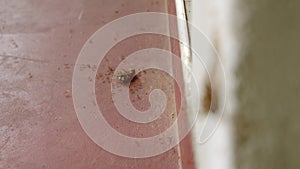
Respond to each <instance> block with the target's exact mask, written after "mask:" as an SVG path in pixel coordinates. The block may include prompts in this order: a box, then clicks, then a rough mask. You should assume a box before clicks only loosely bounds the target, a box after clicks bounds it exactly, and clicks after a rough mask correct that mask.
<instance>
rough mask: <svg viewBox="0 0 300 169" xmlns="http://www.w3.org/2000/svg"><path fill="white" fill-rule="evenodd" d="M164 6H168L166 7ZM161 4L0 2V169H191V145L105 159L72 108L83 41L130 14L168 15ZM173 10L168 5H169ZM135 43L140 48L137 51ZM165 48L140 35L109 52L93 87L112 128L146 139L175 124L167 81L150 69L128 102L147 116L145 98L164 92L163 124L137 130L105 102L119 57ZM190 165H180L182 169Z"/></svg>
mask: <svg viewBox="0 0 300 169" xmlns="http://www.w3.org/2000/svg"><path fill="white" fill-rule="evenodd" d="M169 3H170V2H169ZM169 3H167V2H165V1H162V0H161V1H151V0H150V1H149V0H139V1H132V0H114V1H112V0H74V1H67V0H43V1H40V0H22V1H20V0H1V1H0V168H1V169H2V168H3V169H10V168H11V169H40V168H49V169H63V168H66V169H69V168H72V169H110V168H112V169H124V168H134V169H140V168H150V169H151V168H153V169H154V168H155V169H157V168H162V169H176V168H179V165H178V161H180V158H183V159H185V160H182V161H183V166H187V167H184V168H193V162H192V155H191V148H190V146H189V142H190V141H189V139H187V140H185V141H184V142H183V143H184V144H183V145H182V146H181V147H180V149H181V152H186V153H185V156H184V157H181V155H180V153H179V151H178V147H175V148H173V149H171V150H170V151H168V152H166V153H164V154H161V155H158V156H155V157H151V158H145V159H129V158H124V157H119V156H116V155H113V154H111V153H109V152H106V151H105V150H103V149H102V148H100V147H98V146H97V145H96V144H95V143H93V142H92V141H91V140H90V139H89V137H88V136H87V135H86V133H85V132H84V131H83V130H82V128H81V126H80V124H79V121H78V119H77V117H76V113H75V112H74V108H73V102H72V94H71V93H72V91H71V89H72V71H73V66H74V64H75V61H76V58H77V56H78V54H79V51H80V49H81V47H82V46H83V44H84V43H85V41H86V40H87V39H88V38H89V37H90V36H91V35H92V34H93V33H94V32H95V31H96V30H98V29H99V28H100V27H102V26H103V25H105V24H106V23H108V22H110V21H112V20H114V19H116V18H119V17H121V16H124V15H128V14H131V13H136V12H147V11H157V12H167V11H168V10H169V9H168V7H167V6H168V5H166V4H169ZM171 4H172V3H171ZM171 7H172V8H174V4H173V5H171ZM137 42H138V44H139V45H136V44H137ZM148 47H157V48H162V49H170V48H171V47H170V44H169V39H168V38H166V37H161V36H154V35H145V36H136V37H132V38H129V39H128V40H126V41H124V42H122V43H121V44H119V45H117V46H116V47H115V48H113V49H112V50H111V51H110V52H109V54H108V55H107V58H108V60H109V61H107V62H103V64H102V65H101V66H100V68H99V70H98V73H99V76H97V77H98V78H97V80H96V96H97V99H98V104H99V106H100V107H102V108H103V109H104V110H105V113H104V116H105V117H106V118H107V121H109V122H110V124H111V125H112V127H114V128H115V129H116V130H118V131H119V132H121V133H124V134H126V135H130V136H135V137H146V136H151V135H154V134H157V133H158V132H159V131H161V130H164V129H166V128H167V127H168V126H169V125H170V124H171V123H172V121H173V120H174V119H173V118H174V112H175V113H176V101H175V95H174V92H175V91H174V84H173V81H172V79H171V78H170V77H168V76H166V75H165V74H163V73H161V72H158V71H155V70H149V71H147V72H146V73H144V74H139V75H138V78H137V79H136V80H135V81H134V82H133V83H132V84H131V89H132V90H131V99H132V101H133V103H134V105H135V106H136V108H138V109H141V110H143V109H147V107H148V106H149V103H148V102H147V98H148V96H147V93H149V91H150V90H151V89H152V88H155V87H158V88H161V89H163V90H164V91H165V92H166V93H167V97H168V100H169V102H168V105H167V109H166V111H165V112H164V115H165V116H164V118H162V119H160V120H159V121H156V122H154V123H152V124H149V125H143V126H142V125H136V124H133V123H130V122H128V121H127V120H126V119H124V118H122V117H121V116H120V115H118V113H117V111H116V110H115V108H114V107H113V104H112V101H111V94H110V93H109V92H110V90H109V85H108V82H109V81H110V78H111V74H110V73H109V72H107V71H108V70H109V67H111V68H114V67H115V66H116V65H117V64H118V63H119V62H120V61H121V60H122V58H124V57H126V56H127V55H128V54H130V53H132V52H134V51H136V50H139V49H140V48H148ZM186 161H187V163H189V164H188V165H186V164H185V163H186Z"/></svg>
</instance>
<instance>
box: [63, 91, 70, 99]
mask: <svg viewBox="0 0 300 169" xmlns="http://www.w3.org/2000/svg"><path fill="white" fill-rule="evenodd" d="M64 95H65V97H66V98H70V97H72V94H71V91H70V90H66V91H65V93H64Z"/></svg>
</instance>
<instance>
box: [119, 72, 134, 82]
mask: <svg viewBox="0 0 300 169" xmlns="http://www.w3.org/2000/svg"><path fill="white" fill-rule="evenodd" d="M134 77H135V69H131V70H129V71H124V72H120V73H119V74H118V75H117V79H118V81H119V82H120V83H122V84H129V83H130V82H131V81H132V80H133V79H134Z"/></svg>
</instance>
